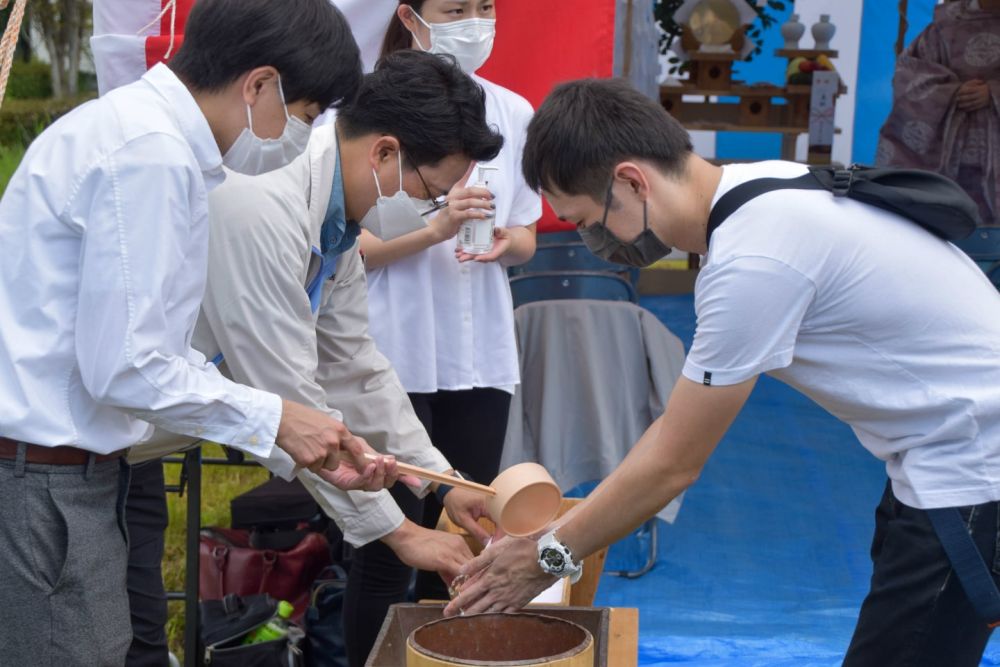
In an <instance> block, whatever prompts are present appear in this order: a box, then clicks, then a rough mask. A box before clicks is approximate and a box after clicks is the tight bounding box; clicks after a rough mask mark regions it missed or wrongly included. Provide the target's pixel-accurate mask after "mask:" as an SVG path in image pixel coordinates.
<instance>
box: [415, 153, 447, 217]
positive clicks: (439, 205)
mask: <svg viewBox="0 0 1000 667" xmlns="http://www.w3.org/2000/svg"><path fill="white" fill-rule="evenodd" d="M410 164H411V165H413V171H415V172H417V178H419V179H420V183H421V185H423V186H424V191H425V192H426V193H427V201H429V202H431V207H430V208H429V209H427V210H426V211H421V212H420V217H421V218H423V217H426V216H428V215H430V214H431V213H437V212H438V211H440V210H441V209H443V208H444V207H445V206H447V205H448V201H447V198H448V195H447V193H445V194H441V195H438V196H437V197H435V196H434V195H433V194H432V193H431V188H430V186H429V185H427V181H425V180H424V175H423V174H421V173H420V167H418V166H417V165H416V164H414V163H413V162H412V161H411V162H410Z"/></svg>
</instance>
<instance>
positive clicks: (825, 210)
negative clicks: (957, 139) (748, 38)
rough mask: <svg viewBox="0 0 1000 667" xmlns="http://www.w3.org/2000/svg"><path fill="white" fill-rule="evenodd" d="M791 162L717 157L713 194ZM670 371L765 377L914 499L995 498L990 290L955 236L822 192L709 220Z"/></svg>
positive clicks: (996, 326)
mask: <svg viewBox="0 0 1000 667" xmlns="http://www.w3.org/2000/svg"><path fill="white" fill-rule="evenodd" d="M805 171H806V168H805V167H803V166H802V165H798V164H795V163H790V162H763V163H757V164H747V165H729V166H726V167H724V170H723V177H722V182H721V183H720V185H719V188H718V191H717V192H716V194H715V200H714V201H713V204H714V203H715V202H716V201H718V200H719V198H720V197H721V196H722V195H723V194H724V193H726V192H727V191H728V190H730V189H731V188H733V187H735V186H736V185H738V184H740V183H743V182H745V181H748V180H752V179H754V178H761V177H767V176H774V177H780V178H793V177H795V176H799V175H801V174H803V173H805ZM706 259H707V261H706V264H705V267H704V269H703V270H702V272H701V274H700V275H699V277H698V280H697V283H696V285H695V308H696V310H697V316H698V321H697V329H696V332H695V338H694V344H693V346H692V348H691V351H690V353H689V355H688V358H687V362H686V364H685V367H684V375H685V376H686V377H687V378H689V379H690V380H692V381H694V382H698V383H710V384H713V385H730V384H736V383H739V382H742V381H744V380H747V379H750V378H752V377H754V376H755V375H757V374H759V373H768V374H769V375H772V376H774V377H776V378H778V379H779V380H782V381H783V382H786V383H787V384H789V385H791V386H792V387H795V388H796V389H798V390H799V391H801V392H802V393H804V394H806V395H807V396H809V397H810V398H812V399H813V400H815V401H816V402H817V403H818V404H819V405H821V406H822V407H824V408H826V409H827V410H829V411H830V412H831V413H832V414H833V415H835V416H837V417H839V418H840V419H842V420H843V421H845V422H846V423H847V424H849V425H850V426H851V427H852V428H853V429H854V432H855V434H856V435H857V437H858V439H859V440H860V441H861V443H862V444H863V445H864V446H865V447H866V448H867V449H868V450H869V451H871V452H872V453H873V454H874V455H875V456H877V457H878V458H879V459H881V460H883V461H885V462H886V469H887V472H888V474H889V477H890V478H891V479H892V485H893V492H894V493H895V494H896V496H897V497H898V498H899V499H900V500H901V501H902V502H904V503H906V504H907V505H910V506H913V507H917V508H922V509H928V508H934V507H950V506H962V505H974V504H980V503H985V502H989V501H995V500H1000V294H998V293H997V291H996V289H995V288H994V287H993V286H992V285H991V284H990V283H989V281H988V280H987V279H986V277H985V276H984V275H983V273H982V271H980V270H979V269H978V268H977V267H976V265H975V264H974V263H973V262H972V261H970V260H969V259H968V258H967V257H966V255H965V254H964V253H963V252H962V251H960V250H959V249H958V248H956V247H955V246H954V245H952V244H950V243H947V242H945V241H941V240H939V239H937V238H936V237H934V236H933V235H931V234H930V233H928V232H926V231H924V230H923V229H921V228H920V227H919V226H917V225H916V224H915V223H913V222H911V221H908V220H906V219H904V218H901V217H899V216H896V215H893V214H891V213H888V212H885V211H882V210H879V209H876V208H873V207H870V206H866V205H864V204H861V203H858V202H855V201H852V200H849V199H846V198H844V199H840V198H838V199H835V198H834V197H833V196H832V195H830V194H829V193H826V192H817V191H802V190H781V191H776V192H771V193H768V194H765V195H762V196H760V197H758V198H756V199H754V200H752V201H750V202H749V203H747V204H746V205H745V206H743V207H742V208H741V209H739V210H738V211H737V212H736V213H734V214H733V215H732V216H730V217H729V218H728V219H727V220H726V221H725V222H724V223H723V224H722V225H720V226H719V228H718V229H716V231H715V233H714V234H713V236H712V239H711V244H710V247H709V251H708V255H707V258H706Z"/></svg>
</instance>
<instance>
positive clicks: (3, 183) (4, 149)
mask: <svg viewBox="0 0 1000 667" xmlns="http://www.w3.org/2000/svg"><path fill="white" fill-rule="evenodd" d="M25 150H26V149H25V148H24V146H16V145H15V146H0V195H3V193H4V192H5V191H6V190H7V183H8V182H9V181H10V177H11V176H13V175H14V171H15V170H17V165H19V164H21V158H23V157H24V151H25Z"/></svg>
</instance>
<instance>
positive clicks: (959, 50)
mask: <svg viewBox="0 0 1000 667" xmlns="http://www.w3.org/2000/svg"><path fill="white" fill-rule="evenodd" d="M875 160H876V163H877V164H878V165H880V166H894V167H910V168H918V169H928V170H931V171H936V172H938V173H941V174H944V175H945V176H948V177H949V178H951V179H953V180H955V181H956V182H957V183H958V184H959V185H961V186H962V188H964V189H965V191H966V192H968V193H969V195H970V196H971V197H972V198H973V199H974V200H975V201H976V203H977V204H979V210H980V214H981V215H982V218H983V224H987V225H991V224H1000V220H998V213H1000V187H998V186H1000V183H998V178H1000V165H998V162H1000V0H953V1H951V2H947V3H945V4H943V5H940V6H938V7H937V8H936V9H935V14H934V21H933V22H932V23H931V24H930V25H929V26H927V28H926V29H925V30H924V31H923V32H922V33H920V35H919V36H918V37H917V38H916V40H914V41H913V43H912V44H911V45H910V46H909V47H908V48H907V49H906V51H905V52H903V54H902V55H901V56H900V58H899V61H898V63H897V67H896V75H895V78H894V79H893V107H892V112H891V113H890V114H889V118H888V119H887V120H886V122H885V125H883V126H882V130H881V133H880V139H879V145H878V153H877V155H876V158H875Z"/></svg>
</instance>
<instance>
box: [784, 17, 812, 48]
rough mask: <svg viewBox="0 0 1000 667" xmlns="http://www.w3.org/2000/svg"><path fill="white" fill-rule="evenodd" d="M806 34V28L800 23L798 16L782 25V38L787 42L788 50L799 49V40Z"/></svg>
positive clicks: (790, 18) (789, 18)
mask: <svg viewBox="0 0 1000 667" xmlns="http://www.w3.org/2000/svg"><path fill="white" fill-rule="evenodd" d="M804 34H806V26H805V25H804V24H802V23H801V22H800V21H799V15H798V14H792V15H791V16H789V17H788V20H787V21H786V22H785V23H783V24H781V36H782V38H784V40H785V48H786V49H798V48H799V40H800V39H802V35H804Z"/></svg>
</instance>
